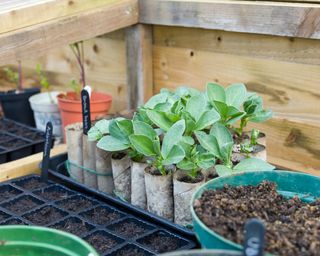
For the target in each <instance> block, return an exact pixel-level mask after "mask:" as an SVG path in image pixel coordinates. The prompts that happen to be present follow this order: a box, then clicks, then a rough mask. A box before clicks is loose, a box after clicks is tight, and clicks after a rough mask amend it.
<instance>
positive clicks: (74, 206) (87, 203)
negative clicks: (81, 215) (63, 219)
mask: <svg viewBox="0 0 320 256" xmlns="http://www.w3.org/2000/svg"><path fill="white" fill-rule="evenodd" d="M97 204H98V202H97V201H95V200H92V199H90V198H88V197H86V196H83V195H74V196H71V197H68V198H66V199H63V200H61V201H59V202H56V205H58V206H59V207H60V208H62V209H64V210H67V211H69V212H73V213H78V212H81V211H83V210H86V209H88V208H92V207H94V206H95V205H97Z"/></svg>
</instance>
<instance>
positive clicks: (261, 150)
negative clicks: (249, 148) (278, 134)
mask: <svg viewBox="0 0 320 256" xmlns="http://www.w3.org/2000/svg"><path fill="white" fill-rule="evenodd" d="M249 155H250V157H256V158H259V159H261V160H264V161H267V149H266V147H265V146H263V145H260V144H257V145H254V146H253V152H252V153H250V154H249Z"/></svg>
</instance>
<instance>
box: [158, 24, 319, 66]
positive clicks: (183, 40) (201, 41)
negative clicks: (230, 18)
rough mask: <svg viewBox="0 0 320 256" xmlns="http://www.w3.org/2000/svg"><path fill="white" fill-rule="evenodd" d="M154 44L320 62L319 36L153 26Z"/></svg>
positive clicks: (291, 60) (301, 61) (294, 60)
mask: <svg viewBox="0 0 320 256" xmlns="http://www.w3.org/2000/svg"><path fill="white" fill-rule="evenodd" d="M153 31H154V44H155V45H157V46H167V47H182V48H189V49H196V50H201V51H213V52H217V53H226V54H233V55H241V56H247V57H256V58H266V59H274V60H282V61H288V62H295V63H305V64H312V65H320V40H312V39H302V38H293V37H279V36H269V35H257V34H250V33H236V32H226V31H221V30H209V29H196V28H183V27H167V26H154V29H153Z"/></svg>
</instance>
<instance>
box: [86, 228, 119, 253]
mask: <svg viewBox="0 0 320 256" xmlns="http://www.w3.org/2000/svg"><path fill="white" fill-rule="evenodd" d="M84 240H86V241H87V242H88V243H89V244H92V245H93V246H94V248H95V249H96V250H97V252H98V253H100V254H105V253H107V252H108V251H110V249H112V248H114V247H117V246H118V245H120V244H122V243H124V242H125V240H123V239H121V238H119V237H117V236H114V235H112V234H110V233H108V232H106V231H104V230H97V231H95V232H93V233H91V234H90V235H88V236H86V237H85V238H84Z"/></svg>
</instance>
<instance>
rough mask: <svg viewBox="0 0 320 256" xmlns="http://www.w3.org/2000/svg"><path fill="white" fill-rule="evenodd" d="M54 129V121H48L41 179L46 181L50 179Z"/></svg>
mask: <svg viewBox="0 0 320 256" xmlns="http://www.w3.org/2000/svg"><path fill="white" fill-rule="evenodd" d="M52 130H53V127H52V123H51V122H48V123H47V125H46V133H45V141H44V148H43V156H42V165H41V179H42V180H43V181H45V182H46V181H47V180H48V169H49V160H50V150H51V147H52Z"/></svg>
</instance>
